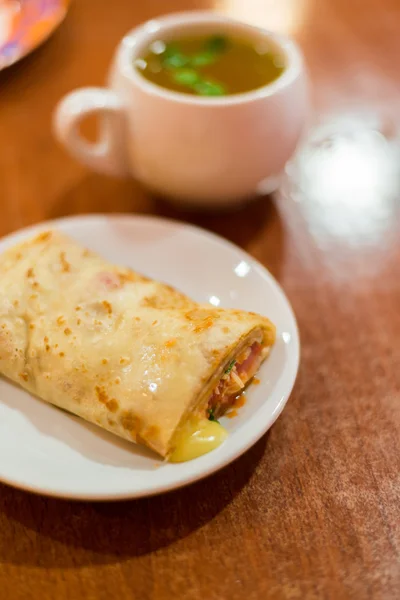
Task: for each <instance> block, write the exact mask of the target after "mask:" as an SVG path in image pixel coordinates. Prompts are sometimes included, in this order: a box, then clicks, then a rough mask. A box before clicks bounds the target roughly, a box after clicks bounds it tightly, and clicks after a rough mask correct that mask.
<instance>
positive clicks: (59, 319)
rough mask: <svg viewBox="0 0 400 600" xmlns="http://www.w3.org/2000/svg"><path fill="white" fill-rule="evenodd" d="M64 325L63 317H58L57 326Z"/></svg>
mask: <svg viewBox="0 0 400 600" xmlns="http://www.w3.org/2000/svg"><path fill="white" fill-rule="evenodd" d="M64 323H65V319H64V317H58V318H57V325H64Z"/></svg>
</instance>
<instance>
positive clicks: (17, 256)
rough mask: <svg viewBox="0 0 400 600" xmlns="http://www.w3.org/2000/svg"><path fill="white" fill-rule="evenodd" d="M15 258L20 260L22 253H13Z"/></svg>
mask: <svg viewBox="0 0 400 600" xmlns="http://www.w3.org/2000/svg"><path fill="white" fill-rule="evenodd" d="M15 258H16V259H17V260H21V258H22V254H21V252H17V254H16V255H15Z"/></svg>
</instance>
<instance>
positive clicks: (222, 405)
mask: <svg viewBox="0 0 400 600" xmlns="http://www.w3.org/2000/svg"><path fill="white" fill-rule="evenodd" d="M262 359H263V355H262V346H261V344H259V343H258V342H254V344H253V345H252V346H249V347H248V348H246V350H244V351H243V352H242V353H241V354H240V355H239V356H238V357H237V358H236V359H235V360H233V361H232V362H231V363H230V365H229V366H228V367H227V369H226V370H225V373H224V375H223V376H222V378H221V379H220V381H219V383H218V385H217V387H216V388H215V390H214V391H213V393H212V395H211V397H210V400H209V402H208V411H209V414H211V415H212V416H213V417H216V418H218V417H220V416H222V415H223V414H224V413H226V411H227V410H228V409H229V408H231V407H232V405H233V404H234V402H235V400H236V399H237V397H238V396H240V394H241V393H242V392H243V390H244V388H245V387H246V385H247V384H248V383H249V381H250V380H251V379H252V378H253V377H254V375H255V374H256V373H257V371H258V368H259V366H260V364H261V362H262Z"/></svg>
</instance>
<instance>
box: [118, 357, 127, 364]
mask: <svg viewBox="0 0 400 600" xmlns="http://www.w3.org/2000/svg"><path fill="white" fill-rule="evenodd" d="M128 362H129V358H126V357H124V356H122V357H121V358H120V359H119V364H120V365H127V364H128Z"/></svg>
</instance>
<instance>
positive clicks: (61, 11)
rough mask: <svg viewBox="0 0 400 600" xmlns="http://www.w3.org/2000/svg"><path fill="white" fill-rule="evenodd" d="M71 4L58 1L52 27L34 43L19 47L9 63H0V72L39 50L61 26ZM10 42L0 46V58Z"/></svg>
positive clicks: (70, 0)
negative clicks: (18, 50)
mask: <svg viewBox="0 0 400 600" xmlns="http://www.w3.org/2000/svg"><path fill="white" fill-rule="evenodd" d="M71 2H72V0H60V1H59V6H58V7H57V10H58V13H57V15H58V16H57V18H56V19H54V21H53V23H52V26H51V27H49V28H48V29H46V31H45V32H44V34H43V35H41V36H40V37H39V39H38V40H36V42H35V43H33V44H29V45H27V46H26V47H25V48H23V47H20V52H19V53H18V54H16V55H15V57H14V58H13V59H12V60H11V61H10V62H7V63H6V64H3V65H1V63H0V71H4V70H6V69H8V68H9V67H12V66H13V65H15V64H16V63H18V62H19V61H20V60H22V59H23V58H25V57H26V56H28V55H29V54H31V53H32V52H34V51H35V50H36V49H37V48H39V46H41V45H42V44H44V43H45V42H46V41H47V40H48V39H49V38H50V36H51V35H52V34H53V33H54V32H55V31H56V30H57V29H58V27H59V26H60V25H61V23H62V22H63V21H64V19H65V18H66V16H67V13H68V11H69V8H70V5H71ZM37 22H38V20H36V21H35V24H36V23H37ZM28 29H29V28H28ZM10 41H11V40H10V39H7V40H6V41H5V43H4V44H1V45H0V56H1V54H2V50H3V48H4V47H5V46H6V45H7V44H8V43H9V42H10Z"/></svg>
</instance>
